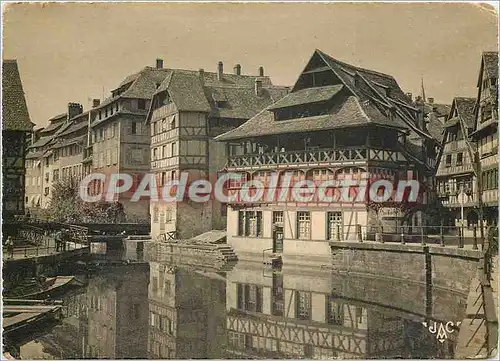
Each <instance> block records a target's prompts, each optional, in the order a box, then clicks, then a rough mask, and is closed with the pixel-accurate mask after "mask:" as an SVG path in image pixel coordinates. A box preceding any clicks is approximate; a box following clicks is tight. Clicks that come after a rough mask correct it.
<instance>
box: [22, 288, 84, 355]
mask: <svg viewBox="0 0 500 361" xmlns="http://www.w3.org/2000/svg"><path fill="white" fill-rule="evenodd" d="M86 306H87V305H86V294H85V292H84V291H83V290H79V291H76V292H71V293H70V294H67V295H65V297H64V307H63V315H64V318H63V319H62V322H61V323H60V324H58V325H56V326H54V327H52V328H50V329H48V330H46V331H48V332H47V333H46V334H44V335H43V336H41V337H38V338H37V336H39V334H37V333H35V334H34V335H33V336H32V337H35V339H36V340H35V341H29V342H27V343H26V344H23V345H21V346H20V357H21V358H22V359H25V360H32V359H45V358H46V357H49V358H50V357H54V358H56V359H81V358H82V357H83V350H82V344H83V342H84V339H85V338H86V337H87V334H88V327H87V324H86V323H85V320H86Z"/></svg>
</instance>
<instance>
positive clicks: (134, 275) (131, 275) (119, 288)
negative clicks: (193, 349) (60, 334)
mask: <svg viewBox="0 0 500 361" xmlns="http://www.w3.org/2000/svg"><path fill="white" fill-rule="evenodd" d="M148 280H149V276H148V266H147V265H128V266H120V267H114V268H113V269H112V270H109V271H107V272H106V274H104V275H101V276H99V277H96V278H93V279H91V280H90V281H89V285H88V288H87V305H88V313H87V319H88V333H87V335H88V337H87V338H86V339H85V340H84V342H83V349H84V350H83V353H84V355H83V356H84V357H85V358H145V357H146V350H147V349H146V345H147V340H146V335H147V325H148V323H147V322H148V319H147V315H148V305H147V289H148Z"/></svg>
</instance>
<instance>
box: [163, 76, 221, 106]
mask: <svg viewBox="0 0 500 361" xmlns="http://www.w3.org/2000/svg"><path fill="white" fill-rule="evenodd" d="M166 81H167V82H166V84H162V85H163V86H164V87H166V88H167V89H168V93H169V95H170V97H171V98H172V101H173V102H174V104H175V106H176V107H177V109H178V110H179V111H183V110H184V111H193V112H210V110H211V108H210V104H209V103H208V101H207V98H206V96H205V92H204V90H203V86H202V84H201V81H200V78H199V74H198V73H196V72H192V71H182V70H173V71H172V73H171V75H170V76H169V77H168V78H167V79H166ZM160 87H161V86H160Z"/></svg>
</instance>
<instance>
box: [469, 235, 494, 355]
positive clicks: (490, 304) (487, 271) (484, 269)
mask: <svg viewBox="0 0 500 361" xmlns="http://www.w3.org/2000/svg"><path fill="white" fill-rule="evenodd" d="M492 230H493V229H492V228H491V227H490V229H489V232H488V236H487V237H486V239H485V244H484V251H483V258H482V259H481V261H482V262H481V263H480V265H479V272H478V275H479V284H478V285H477V287H476V289H475V292H478V290H479V289H481V292H479V294H478V297H477V298H476V300H475V301H474V304H473V306H476V305H477V303H478V302H480V304H479V305H478V306H477V311H476V313H475V315H474V317H473V318H472V319H471V321H470V323H469V325H468V326H472V324H473V323H474V321H476V320H480V322H479V324H478V325H477V327H476V329H475V330H474V332H473V334H472V336H471V337H470V338H469V340H468V341H467V343H466V345H465V346H466V347H467V346H469V345H470V343H471V342H472V340H473V339H474V337H475V336H476V334H477V333H478V332H479V330H480V329H481V327H482V326H483V324H484V327H486V334H485V338H484V342H483V344H482V345H481V347H480V348H479V350H478V351H477V353H476V355H475V356H478V355H479V353H480V352H481V351H482V350H483V349H485V350H486V352H487V357H491V356H493V353H494V351H495V350H496V348H497V346H498V316H497V308H496V306H495V297H494V295H493V290H492V287H491V273H492V267H493V261H492V260H493V257H494V256H495V255H496V254H497V253H498V233H496V234H495V233H492V232H491V231H492ZM495 284H496V282H495ZM480 311H483V315H482V316H481V315H480Z"/></svg>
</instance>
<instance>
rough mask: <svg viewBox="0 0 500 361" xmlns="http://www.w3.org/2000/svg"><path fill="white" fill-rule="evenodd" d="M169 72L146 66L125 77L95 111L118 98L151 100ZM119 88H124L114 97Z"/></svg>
mask: <svg viewBox="0 0 500 361" xmlns="http://www.w3.org/2000/svg"><path fill="white" fill-rule="evenodd" d="M169 72H170V69H155V68H151V67H149V66H147V67H145V68H144V69H142V70H141V71H140V72H138V73H135V74H132V75H129V76H127V77H126V78H125V79H124V80H123V81H122V82H121V83H120V85H119V86H118V88H116V89H114V90H113V91H112V96H110V97H109V98H106V99H105V100H104V101H103V102H102V103H101V104H100V105H99V106H98V107H96V108H95V109H100V108H104V107H105V106H107V105H109V104H111V103H113V102H114V101H115V100H117V99H120V98H140V99H151V97H152V96H153V94H154V93H155V91H156V89H157V86H158V85H159V84H161V82H162V81H163V80H164V79H165V77H166V76H167V75H168V74H169ZM124 87H125V88H124ZM120 88H124V90H122V91H121V92H120V93H119V95H114V94H116V93H117V92H118V91H119V90H120Z"/></svg>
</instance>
